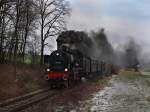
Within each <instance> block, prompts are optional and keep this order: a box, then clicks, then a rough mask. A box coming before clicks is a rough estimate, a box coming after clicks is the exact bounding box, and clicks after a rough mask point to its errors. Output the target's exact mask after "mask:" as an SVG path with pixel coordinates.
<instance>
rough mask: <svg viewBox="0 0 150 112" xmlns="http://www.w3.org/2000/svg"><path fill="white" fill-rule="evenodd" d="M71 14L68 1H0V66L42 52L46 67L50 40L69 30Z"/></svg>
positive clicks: (41, 61)
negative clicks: (67, 17) (45, 58)
mask: <svg viewBox="0 0 150 112" xmlns="http://www.w3.org/2000/svg"><path fill="white" fill-rule="evenodd" d="M69 14H70V6H69V3H68V2H67V1H66V0H0V63H5V62H13V63H14V64H16V63H17V62H18V61H19V62H20V61H21V62H24V61H25V55H26V54H28V53H30V54H31V55H32V56H34V55H36V54H37V53H39V55H40V64H43V55H44V49H45V47H46V46H47V45H49V42H48V39H49V38H52V37H55V36H57V35H58V34H60V32H62V31H64V30H66V21H65V17H66V16H68V15H69Z"/></svg>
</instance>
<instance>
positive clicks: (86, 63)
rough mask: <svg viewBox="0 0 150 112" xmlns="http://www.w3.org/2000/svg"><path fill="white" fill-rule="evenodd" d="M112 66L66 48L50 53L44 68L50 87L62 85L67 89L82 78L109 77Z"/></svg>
mask: <svg viewBox="0 0 150 112" xmlns="http://www.w3.org/2000/svg"><path fill="white" fill-rule="evenodd" d="M112 73H113V65H112V64H107V63H105V62H102V61H101V62H100V61H98V60H93V59H91V58H90V57H88V56H85V55H83V54H82V53H81V52H80V51H79V50H72V49H69V48H68V47H66V46H62V47H61V48H60V49H58V50H56V51H54V52H52V53H51V55H50V56H49V58H48V67H47V68H46V74H47V75H46V79H47V80H48V82H49V84H50V86H51V87H52V86H53V85H64V86H66V87H69V85H70V84H71V83H72V82H73V81H80V80H81V79H82V78H83V77H88V78H89V77H93V76H94V74H97V75H110V74H112Z"/></svg>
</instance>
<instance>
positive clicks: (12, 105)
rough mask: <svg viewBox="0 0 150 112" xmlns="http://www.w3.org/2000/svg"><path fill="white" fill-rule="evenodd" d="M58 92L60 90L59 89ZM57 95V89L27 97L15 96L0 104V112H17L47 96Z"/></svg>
mask: <svg viewBox="0 0 150 112" xmlns="http://www.w3.org/2000/svg"><path fill="white" fill-rule="evenodd" d="M59 92H60V90H59ZM56 95H58V90H50V89H49V90H47V91H43V92H39V93H37V94H34V95H30V96H29V97H27V96H24V97H22V98H20V99H19V98H17V99H16V100H14V101H9V102H8V101H6V102H4V103H1V104H0V112H19V111H21V110H24V109H26V108H28V107H30V106H32V105H34V104H37V103H38V102H40V101H43V100H45V99H47V98H51V97H54V96H56Z"/></svg>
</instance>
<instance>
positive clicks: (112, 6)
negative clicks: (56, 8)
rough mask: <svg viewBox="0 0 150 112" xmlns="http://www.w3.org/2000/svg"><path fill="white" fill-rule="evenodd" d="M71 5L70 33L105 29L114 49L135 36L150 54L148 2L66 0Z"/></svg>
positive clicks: (143, 0) (129, 0) (133, 0)
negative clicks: (72, 31) (71, 31)
mask: <svg viewBox="0 0 150 112" xmlns="http://www.w3.org/2000/svg"><path fill="white" fill-rule="evenodd" d="M68 1H70V3H71V8H72V12H71V16H70V18H69V19H68V23H67V26H68V29H69V30H84V31H90V30H98V29H99V28H101V27H104V28H105V29H106V33H107V35H108V37H109V40H110V42H111V43H112V44H113V45H114V46H115V47H117V46H118V45H122V44H123V43H125V41H127V40H128V37H134V38H135V39H136V40H137V41H138V43H139V44H141V45H143V46H144V50H145V51H147V52H150V50H149V47H150V31H149V28H150V0H68Z"/></svg>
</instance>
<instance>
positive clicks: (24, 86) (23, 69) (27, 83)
mask: <svg viewBox="0 0 150 112" xmlns="http://www.w3.org/2000/svg"><path fill="white" fill-rule="evenodd" d="M43 75H44V73H43V71H41V70H40V69H39V68H38V67H36V68H33V67H31V66H29V65H20V66H18V67H17V74H14V67H13V65H11V64H3V65H2V64H1V65H0V101H2V100H6V99H8V98H12V97H17V96H20V95H23V94H26V93H29V92H32V91H35V90H37V89H41V88H45V87H46V81H45V80H44V79H43Z"/></svg>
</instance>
